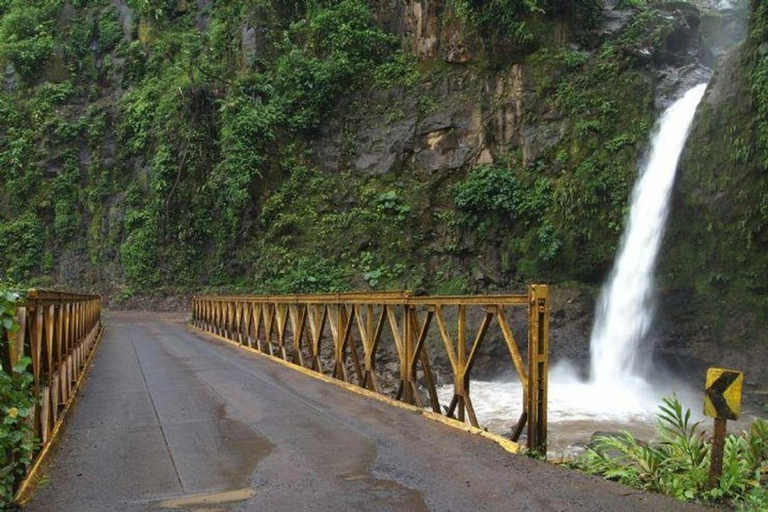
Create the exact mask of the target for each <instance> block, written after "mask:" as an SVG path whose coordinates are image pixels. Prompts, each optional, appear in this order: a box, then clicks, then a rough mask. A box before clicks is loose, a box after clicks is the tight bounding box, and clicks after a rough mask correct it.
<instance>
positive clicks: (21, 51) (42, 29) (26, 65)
mask: <svg viewBox="0 0 768 512" xmlns="http://www.w3.org/2000/svg"><path fill="white" fill-rule="evenodd" d="M40 4H42V5H36V6H30V5H29V4H28V3H27V2H13V4H12V6H11V7H10V9H9V11H8V12H6V13H5V14H4V15H3V17H2V19H0V56H2V57H3V58H5V59H8V60H10V61H11V62H12V63H13V66H14V68H16V71H17V72H18V73H19V74H21V75H22V76H23V77H25V78H27V79H29V78H31V77H32V76H33V75H34V74H35V73H37V72H38V71H39V70H40V67H41V66H42V65H43V64H44V63H45V62H46V61H47V60H48V59H49V58H50V57H51V56H52V55H53V49H54V39H53V35H52V34H51V30H50V25H51V23H52V17H53V14H54V13H55V10H56V4H57V2H53V1H50V0H49V1H47V2H40Z"/></svg>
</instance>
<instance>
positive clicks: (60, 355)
mask: <svg viewBox="0 0 768 512" xmlns="http://www.w3.org/2000/svg"><path fill="white" fill-rule="evenodd" d="M16 316H17V321H18V325H19V329H18V331H16V332H15V333H11V332H7V333H6V335H7V339H8V355H7V357H8V361H9V363H10V364H11V366H15V365H16V364H17V363H18V362H19V361H20V360H21V359H22V358H23V357H25V356H26V357H29V358H30V359H31V360H32V368H31V370H30V371H31V373H32V375H33V377H34V381H33V384H32V390H33V393H34V395H35V397H36V398H37V405H36V406H35V410H34V414H33V415H31V421H33V423H34V431H35V434H36V436H37V437H38V439H39V440H40V442H41V450H45V448H46V446H47V444H48V443H49V442H50V441H51V437H52V433H53V430H54V427H55V425H56V424H57V422H58V421H59V419H60V415H61V413H62V411H63V410H64V408H65V407H66V406H67V405H68V404H69V403H70V402H71V398H72V397H73V395H74V393H75V391H76V385H77V383H78V382H79V381H80V377H81V375H82V374H83V372H84V370H85V365H86V361H87V360H88V356H89V355H90V354H91V352H92V350H93V348H94V345H95V344H96V341H97V339H98V336H99V334H100V332H101V300H100V298H99V296H98V295H78V294H72V293H62V292H53V291H45V290H30V291H29V293H28V294H27V297H26V300H25V301H24V302H23V303H21V304H20V305H19V307H18V308H17V313H16Z"/></svg>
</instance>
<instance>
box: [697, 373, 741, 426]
mask: <svg viewBox="0 0 768 512" xmlns="http://www.w3.org/2000/svg"><path fill="white" fill-rule="evenodd" d="M743 380H744V374H743V373H741V372H737V371H734V370H724V369H722V368H710V369H709V370H708V371H707V386H706V395H705V397H704V414H706V415H707V416H711V417H713V418H719V419H723V420H735V419H738V417H739V412H740V411H741V384H742V381H743Z"/></svg>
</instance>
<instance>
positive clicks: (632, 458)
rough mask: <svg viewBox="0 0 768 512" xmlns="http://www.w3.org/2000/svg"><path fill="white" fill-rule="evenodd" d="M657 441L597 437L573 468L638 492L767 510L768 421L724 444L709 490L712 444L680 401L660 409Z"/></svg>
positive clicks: (731, 436) (628, 436)
mask: <svg viewBox="0 0 768 512" xmlns="http://www.w3.org/2000/svg"><path fill="white" fill-rule="evenodd" d="M658 420H659V425H658V438H659V439H658V441H653V442H651V443H645V442H642V441H639V440H637V439H636V438H635V437H634V436H632V435H631V434H629V433H624V434H622V435H617V436H603V437H598V438H597V439H596V440H595V442H594V443H593V444H592V446H591V447H590V448H588V449H587V451H586V452H585V453H584V454H582V455H581V456H579V458H578V459H577V460H575V461H574V462H573V463H571V465H572V466H573V467H576V468H578V469H581V470H582V471H586V472H588V473H591V474H595V475H601V476H604V477H605V478H608V479H610V480H616V481H618V482H621V483H623V484H625V485H629V486H632V487H636V488H638V489H644V490H650V491H655V492H661V493H664V494H669V495H671V496H674V497H676V498H678V499H680V500H683V501H699V502H707V503H727V504H729V505H732V506H738V508H739V510H745V511H755V512H756V511H760V510H765V508H766V507H767V506H768V490H766V484H768V481H766V476H765V472H766V468H768V423H766V422H765V421H763V420H760V419H757V420H755V421H754V423H753V424H752V426H751V427H750V429H749V430H748V431H746V432H743V433H741V434H739V435H736V434H729V435H728V436H727V437H726V440H725V452H724V455H723V476H722V478H721V479H720V485H719V486H717V487H715V488H709V486H708V478H709V464H710V454H711V448H712V447H711V441H710V440H708V439H707V436H706V435H705V433H704V432H703V430H702V429H701V427H700V424H699V423H698V422H696V423H694V422H691V411H690V410H685V411H683V408H682V406H681V405H680V402H678V401H677V399H665V400H664V403H663V404H662V405H661V406H660V407H659V414H658Z"/></svg>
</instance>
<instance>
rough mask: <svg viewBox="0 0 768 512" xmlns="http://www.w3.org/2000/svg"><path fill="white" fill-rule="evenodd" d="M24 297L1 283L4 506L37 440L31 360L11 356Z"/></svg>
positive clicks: (0, 488)
mask: <svg viewBox="0 0 768 512" xmlns="http://www.w3.org/2000/svg"><path fill="white" fill-rule="evenodd" d="M20 300H21V297H20V296H19V295H18V294H17V293H14V292H12V291H11V290H10V289H9V288H8V287H7V286H6V285H4V284H2V283H0V351H1V352H2V354H3V357H2V359H0V361H1V362H2V364H1V365H0V412H1V414H0V417H2V420H0V508H3V509H5V507H7V506H8V505H10V504H11V503H12V502H13V494H14V491H15V487H16V485H17V484H18V482H19V481H20V480H21V479H22V478H23V477H24V475H25V474H26V471H27V467H28V466H29V465H30V464H31V462H32V457H33V455H34V452H35V448H36V445H37V444H36V442H35V439H34V437H33V435H32V428H31V426H30V425H31V424H30V421H29V420H30V416H31V414H32V410H33V407H34V404H35V400H34V397H33V395H32V389H31V384H32V382H33V380H34V378H33V377H32V374H31V373H30V372H29V371H28V367H29V365H30V363H31V360H30V359H29V358H28V357H25V358H22V360H21V361H19V362H18V364H16V365H15V366H14V367H13V368H10V367H9V366H10V363H9V361H8V359H7V354H8V345H7V341H6V340H7V337H6V332H12V333H13V332H15V331H17V330H18V325H17V324H16V321H15V316H14V315H15V311H16V305H17V304H18V303H19V301H20Z"/></svg>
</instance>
